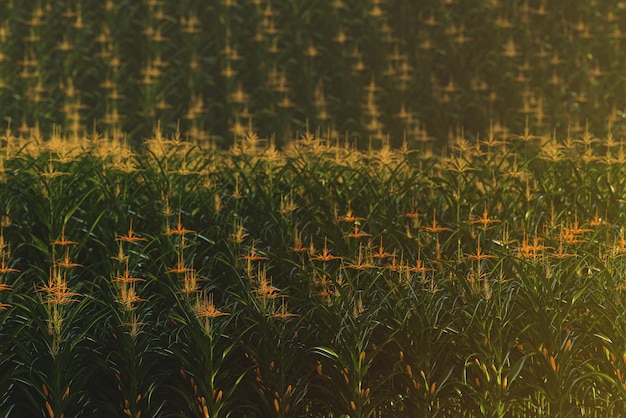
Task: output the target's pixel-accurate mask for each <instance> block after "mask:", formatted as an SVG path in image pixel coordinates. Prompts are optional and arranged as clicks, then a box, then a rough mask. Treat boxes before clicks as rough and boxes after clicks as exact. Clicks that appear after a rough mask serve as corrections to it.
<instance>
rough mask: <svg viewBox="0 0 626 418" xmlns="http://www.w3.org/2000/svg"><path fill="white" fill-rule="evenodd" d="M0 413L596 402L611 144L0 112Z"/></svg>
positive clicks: (550, 406)
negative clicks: (170, 133)
mask: <svg viewBox="0 0 626 418" xmlns="http://www.w3.org/2000/svg"><path fill="white" fill-rule="evenodd" d="M1 141H2V143H1V144H2V153H1V154H2V159H1V160H0V161H1V162H2V173H1V175H2V177H1V183H0V194H1V196H0V202H2V205H3V206H2V223H1V229H0V230H1V234H0V255H1V265H0V307H1V310H0V333H1V334H2V336H3V338H2V339H1V340H0V353H1V354H0V376H2V377H1V378H0V390H1V393H3V396H2V397H1V398H0V411H1V415H2V416H15V414H17V415H19V416H23V415H29V416H49V417H60V416H66V417H80V416H132V417H146V416H155V417H157V416H158V417H161V416H163V417H165V416H185V417H189V416H197V417H206V416H210V417H226V416H231V417H258V416H267V417H270V416H276V417H279V416H280V417H283V416H284V417H287V416H309V417H341V416H350V417H413V416H433V415H438V416H450V417H453V416H454V417H456V416H472V417H479V416H563V417H565V416H572V415H580V414H590V415H592V416H619V415H620V414H623V413H624V410H623V404H624V396H625V395H626V382H625V381H624V373H626V354H625V353H626V345H625V343H624V341H626V339H625V338H624V337H625V335H624V330H625V329H626V327H625V326H624V325H626V324H625V323H624V312H626V310H625V309H624V298H623V292H624V289H626V276H625V268H626V265H625V264H624V262H625V260H624V254H626V235H625V232H624V227H625V226H626V219H625V217H624V214H623V213H624V211H623V206H624V200H623V196H624V195H625V193H626V190H625V188H626V173H625V172H624V170H625V169H624V165H623V159H624V149H623V143H622V141H621V140H618V139H616V138H612V137H610V136H609V137H607V138H596V137H595V136H594V135H593V134H592V133H591V132H589V131H585V133H584V134H582V135H579V136H575V137H551V138H539V137H536V136H534V135H532V133H531V132H526V133H523V134H521V135H518V136H511V137H501V136H499V135H496V134H494V133H491V134H489V135H485V139H484V140H480V141H473V140H468V139H464V138H462V137H459V138H457V140H456V142H455V143H453V144H451V145H450V147H448V148H447V149H446V150H445V151H442V152H441V153H433V152H432V151H428V150H427V149H411V148H409V147H404V148H400V149H392V148H390V147H388V146H383V147H382V148H381V147H378V148H374V147H372V148H370V149H366V150H357V149H355V148H354V147H353V146H352V145H351V144H350V143H347V144H345V143H343V142H334V141H325V140H322V139H315V138H314V137H313V135H312V134H311V133H306V134H304V135H303V136H302V137H301V138H298V139H295V140H293V141H291V142H290V143H289V144H288V146H286V147H285V148H284V149H283V150H281V151H278V150H276V149H275V148H273V147H272V145H271V143H270V142H268V141H265V140H263V139H261V138H259V137H258V136H257V135H255V134H254V133H252V132H248V133H247V134H246V136H245V139H243V140H241V141H238V142H237V143H236V144H234V145H233V146H232V147H231V149H230V150H228V151H223V152H222V151H215V150H207V149H202V147H200V146H198V145H197V144H194V143H191V142H186V141H183V140H181V139H180V137H179V136H174V137H171V138H170V137H167V136H165V135H162V134H160V133H159V132H155V133H154V135H153V137H152V138H150V139H149V140H148V141H146V144H145V146H144V147H142V148H141V149H134V150H133V149H131V148H129V147H128V146H126V145H124V143H123V142H122V141H121V140H119V139H118V140H115V139H111V138H103V137H98V136H94V135H92V136H90V137H77V136H75V135H73V134H71V133H70V134H68V135H66V134H64V133H63V132H61V131H55V132H54V133H52V134H51V135H49V136H48V137H47V138H45V139H42V138H40V137H22V136H19V135H16V134H14V133H12V132H11V131H10V130H6V131H5V133H4V135H3V136H2V138H1Z"/></svg>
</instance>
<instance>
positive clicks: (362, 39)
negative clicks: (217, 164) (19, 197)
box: [0, 0, 626, 149]
mask: <svg viewBox="0 0 626 418" xmlns="http://www.w3.org/2000/svg"><path fill="white" fill-rule="evenodd" d="M0 16H2V17H3V19H2V21H0V105H1V106H0V119H1V120H2V122H1V123H0V126H2V127H3V128H4V127H6V126H7V125H8V124H10V125H11V126H12V127H13V129H14V130H15V131H16V132H20V133H21V134H22V135H24V136H31V135H32V134H33V131H34V132H39V133H40V134H41V135H43V136H45V135H47V134H48V133H49V132H51V131H52V130H53V129H54V128H55V126H62V127H63V129H64V130H65V131H67V132H74V133H76V134H77V135H79V136H86V135H90V134H91V133H92V131H94V130H95V131H97V132H100V133H103V134H105V135H107V136H109V137H116V136H119V137H121V136H123V135H128V139H129V141H130V142H131V143H132V144H133V145H137V144H140V143H141V141H142V140H143V138H146V137H150V136H151V135H152V133H153V131H154V130H155V129H154V128H155V126H156V125H157V124H160V129H162V130H163V132H166V133H167V134H168V135H170V136H171V135H173V134H174V132H175V131H176V129H177V127H180V130H181V131H182V132H183V133H184V135H183V136H184V137H185V138H187V137H188V138H190V139H193V140H194V141H196V142H206V143H209V144H213V145H215V146H217V147H219V148H222V149H225V148H226V149H227V148H228V147H230V145H232V142H233V141H232V139H233V137H240V138H241V137H243V136H244V135H245V133H246V132H247V131H254V132H257V133H258V134H259V136H261V137H263V138H268V139H271V140H273V141H275V142H276V144H277V146H279V147H282V146H283V145H285V144H286V143H287V142H289V141H290V140H291V139H292V138H298V137H299V136H300V135H301V134H302V133H304V132H305V131H306V126H307V123H308V124H309V126H310V127H311V130H312V131H316V130H317V128H319V129H320V131H321V132H322V134H324V135H325V136H329V137H331V138H333V139H334V138H336V137H339V138H343V137H344V136H348V137H350V138H355V137H358V138H360V139H361V141H362V143H363V144H367V141H368V140H369V139H370V138H371V139H372V140H373V141H375V143H376V144H378V145H380V142H381V140H383V139H385V138H388V139H389V140H390V141H391V142H392V144H393V145H394V146H396V147H398V146H400V145H401V143H402V140H403V138H405V137H406V138H407V140H408V142H409V143H410V144H412V145H414V144H418V143H420V142H429V141H434V142H437V143H438V144H439V145H441V144H444V143H445V142H446V141H447V140H448V139H449V138H450V137H451V138H454V137H455V136H456V135H457V134H458V133H459V131H460V130H461V129H463V130H464V132H465V133H466V134H469V135H470V136H476V135H478V134H480V135H484V134H485V133H486V132H487V131H488V130H489V127H490V124H492V125H493V130H494V131H495V132H496V133H499V134H500V133H501V134H502V135H504V136H509V135H512V134H519V133H520V132H522V131H523V130H524V126H525V124H526V121H527V120H529V122H530V125H531V126H532V127H534V128H535V130H534V133H535V134H536V135H544V134H547V135H550V134H551V133H552V131H553V129H555V128H558V130H559V132H560V135H561V136H565V132H566V130H567V129H570V130H571V132H572V134H576V135H580V134H582V132H583V131H584V130H585V127H586V126H587V124H589V128H590V129H591V131H592V132H595V133H597V134H599V135H602V136H606V133H607V132H608V131H611V129H607V126H608V123H607V122H609V123H611V124H612V126H613V129H614V131H613V133H614V134H615V133H616V132H618V131H619V132H623V131H624V130H625V129H626V123H624V122H625V117H626V114H625V113H624V109H626V100H625V99H624V95H623V94H621V93H620V92H623V91H624V90H626V82H625V80H624V77H623V69H624V67H625V66H626V48H624V37H625V36H626V31H625V30H624V27H623V23H622V22H623V21H624V19H626V3H624V2H623V1H618V0H614V1H608V0H586V1H548V0H516V1H503V0H462V1H460V0H419V1H417V0H179V1H171V0H135V1H113V0H64V1H52V0H19V1H18V0H5V1H2V2H0Z"/></svg>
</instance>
